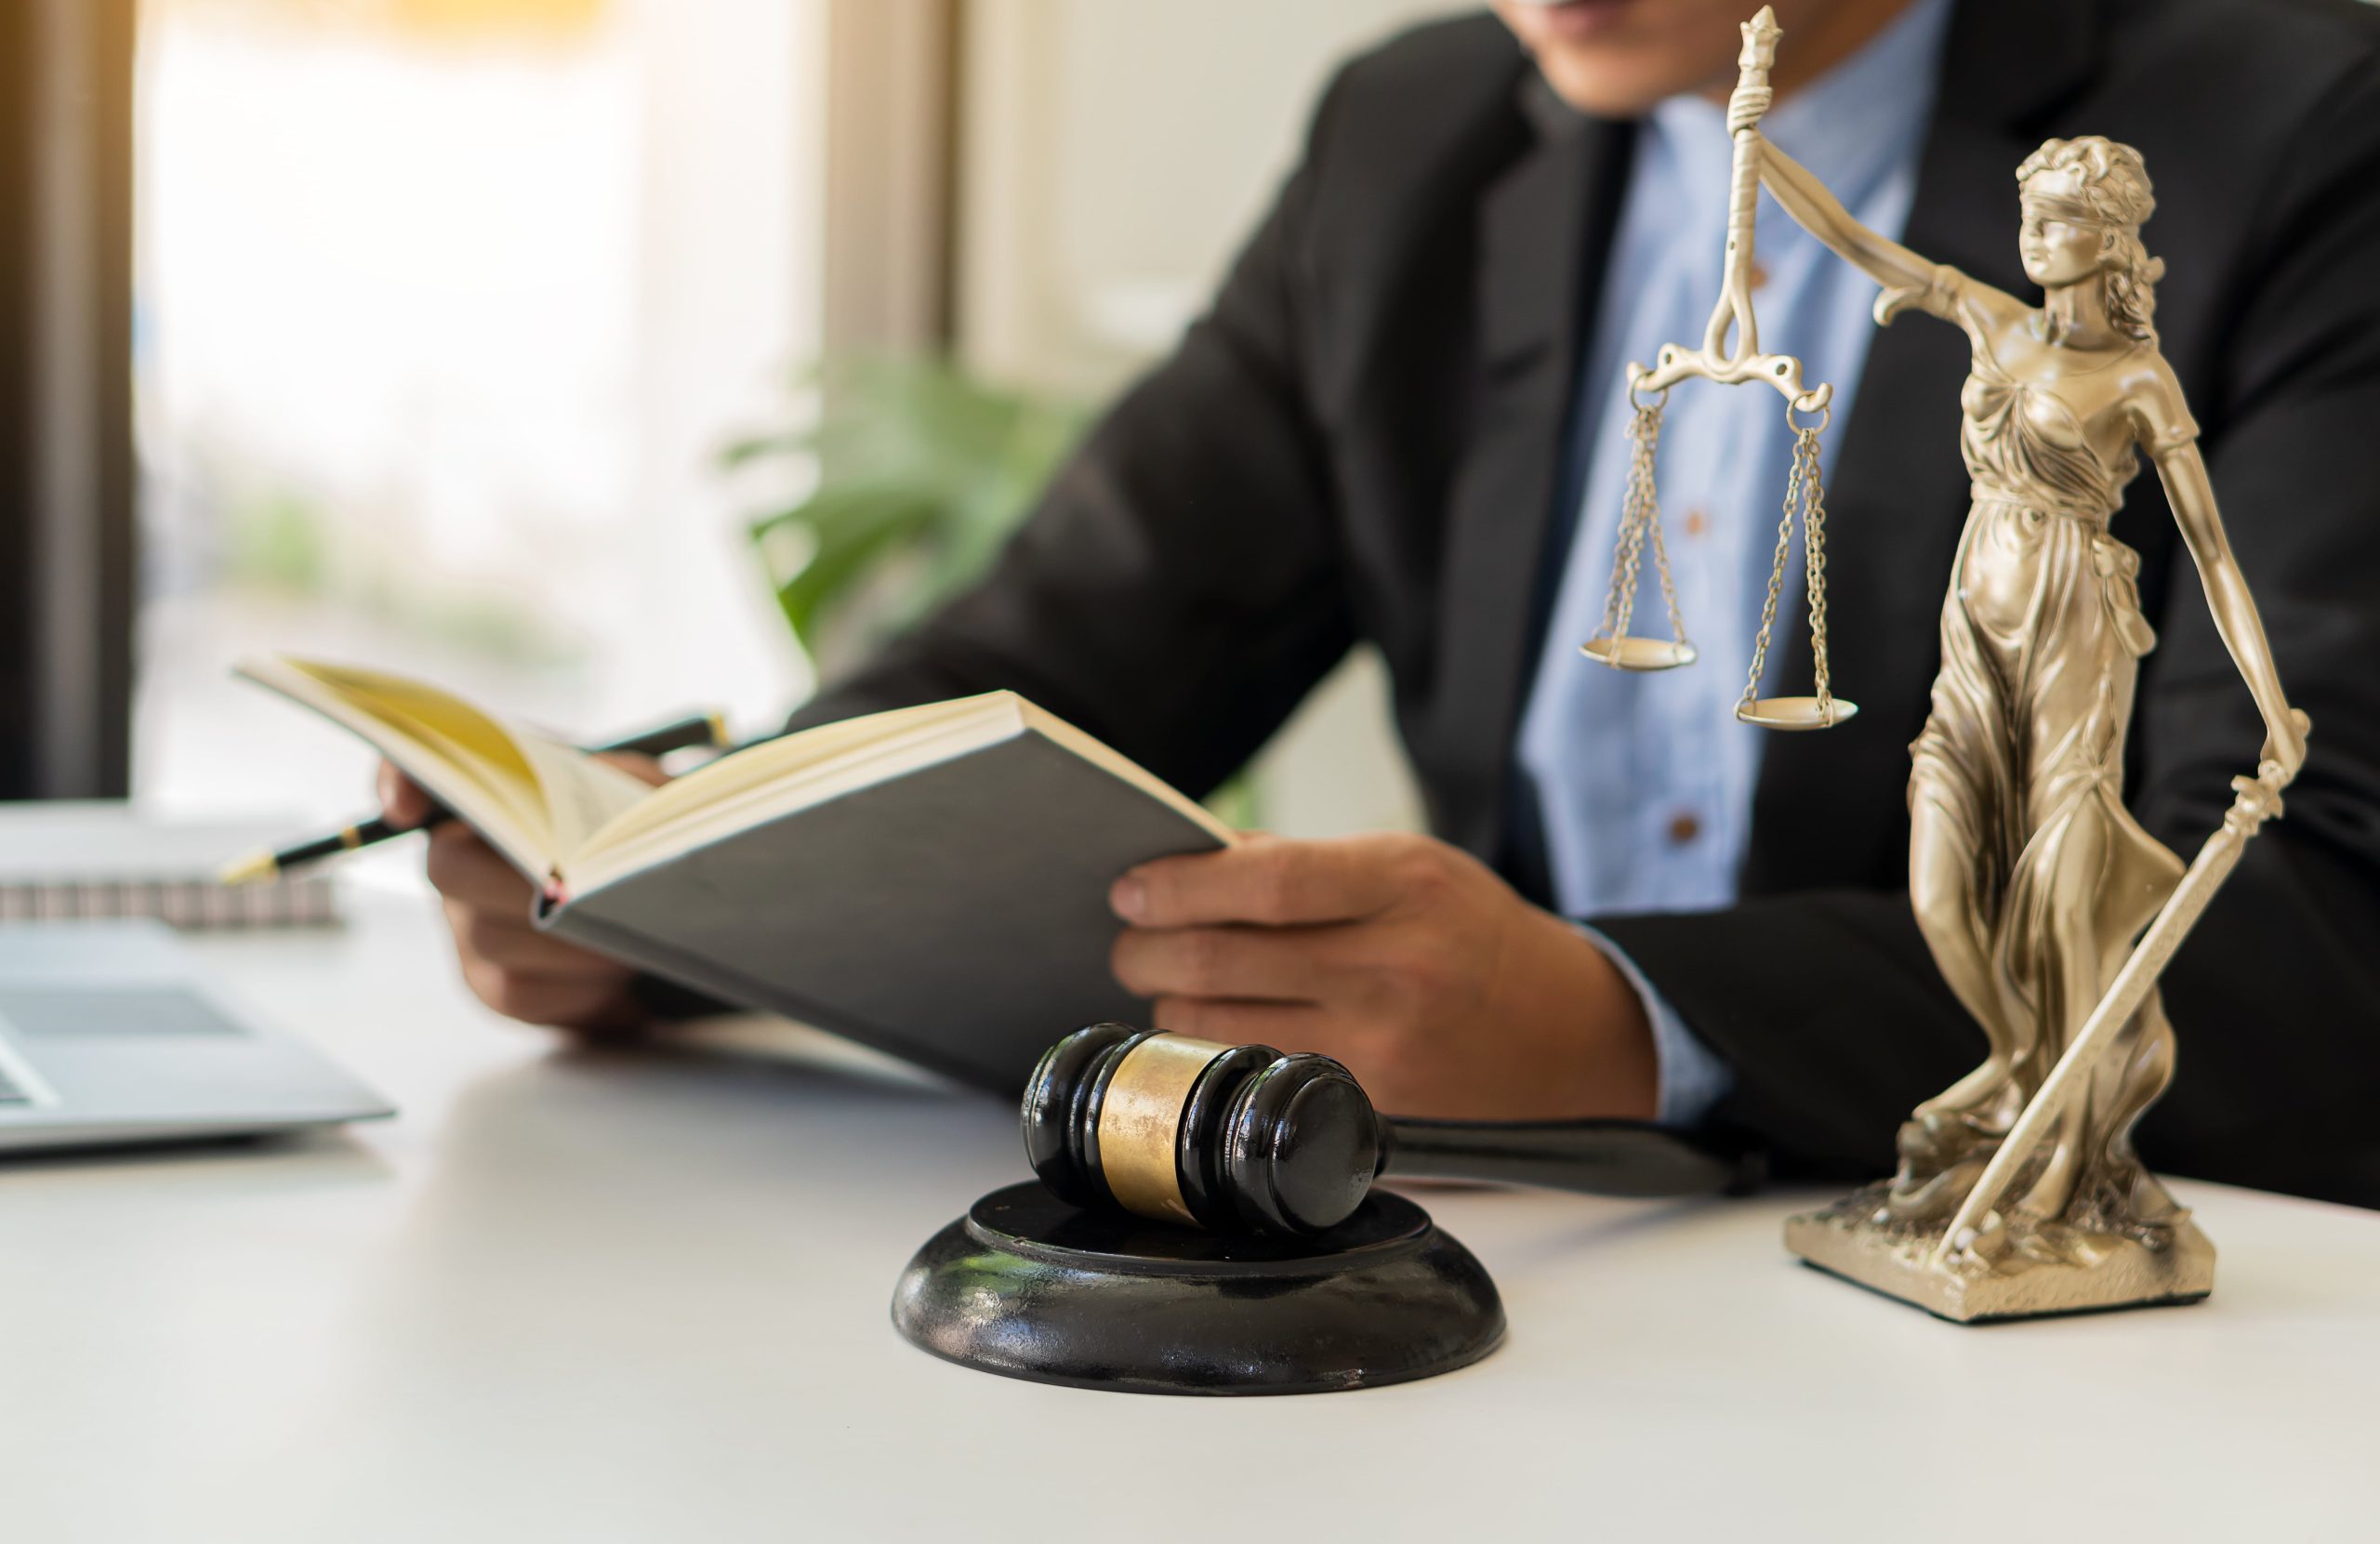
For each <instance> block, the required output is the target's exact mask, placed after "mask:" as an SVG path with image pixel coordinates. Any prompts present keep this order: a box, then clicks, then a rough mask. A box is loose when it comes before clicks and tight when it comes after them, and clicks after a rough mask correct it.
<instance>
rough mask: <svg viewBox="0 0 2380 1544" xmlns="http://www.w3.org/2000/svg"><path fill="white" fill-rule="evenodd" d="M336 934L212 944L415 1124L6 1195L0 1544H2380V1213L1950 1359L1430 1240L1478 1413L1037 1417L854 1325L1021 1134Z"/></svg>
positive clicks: (1394, 1393)
mask: <svg viewBox="0 0 2380 1544" xmlns="http://www.w3.org/2000/svg"><path fill="white" fill-rule="evenodd" d="M354 910H355V911H356V912H357V913H358V914H359V915H358V919H357V922H356V923H355V925H353V926H351V927H350V928H349V929H348V930H346V931H345V932H343V933H337V934H330V935H321V934H314V935H307V934H281V935H253V936H246V937H227V938H221V939H216V940H211V941H209V942H207V943H206V944H205V953H206V954H207V955H208V956H209V957H211V959H212V960H213V962H214V964H215V965H216V966H217V968H218V970H220V972H221V973H222V975H223V976H224V977H225V978H226V979H228V980H229V981H230V982H231V983H232V985H233V987H234V989H235V990H236V991H237V992H238V993H239V994H240V996H242V997H243V998H244V999H245V1001H246V1002H248V1003H249V1004H251V1005H253V1006H254V1007H255V1008H257V1009H258V1010H261V1011H262V1012H263V1013H265V1014H268V1015H270V1016H271V1017H272V1018H273V1019H274V1020H276V1021H277V1022H279V1023H283V1024H284V1025H285V1026H288V1027H291V1028H296V1029H298V1030H301V1031H303V1032H306V1033H308V1034H310V1035H311V1036H313V1037H314V1038H316V1039H317V1040H318V1041H319V1042H320V1043H321V1044H323V1045H324V1047H326V1048H328V1049H330V1050H331V1051H332V1052H333V1053H334V1054H336V1055H337V1056H338V1057H339V1058H341V1059H342V1060H344V1061H345V1062H348V1063H349V1064H350V1065H351V1066H353V1067H354V1068H356V1069H357V1070H358V1071H360V1072H362V1073H364V1075H366V1076H368V1077H370V1078H371V1079H372V1080H373V1081H375V1082H377V1084H378V1085H379V1086H380V1087H381V1088H383V1089H385V1090H386V1091H388V1092H389V1093H390V1094H392V1095H393V1096H394V1097H395V1098H396V1099H397V1101H398V1102H400V1103H401V1104H402V1105H403V1115H402V1116H401V1117H400V1118H399V1119H398V1120H396V1121H394V1122H392V1123H387V1124H383V1125H379V1126H377V1127H367V1128H355V1129H354V1130H352V1131H351V1132H348V1133H344V1134H332V1135H324V1136H319V1137H314V1138H309V1139H305V1140H302V1141H300V1142H297V1143H295V1144H291V1145H281V1146H267V1147H261V1148H254V1149H245V1150H241V1149H231V1150H217V1151H184V1152H179V1153H169V1154H152V1155H142V1156H120V1157H109V1158H83V1159H73V1160H43V1161H37V1162H20V1163H17V1164H13V1165H9V1166H7V1167H0V1539H5V1540H8V1541H11V1544H14V1541H19V1540H22V1541H25V1544H64V1541H75V1544H79V1541H83V1540H103V1541H106V1544H135V1541H140V1540H148V1539H177V1540H182V1539H218V1538H220V1539H239V1540H243V1541H251V1540H257V1541H278V1540H299V1539H303V1540H310V1541H311V1540H324V1541H338V1544H367V1541H379V1540H392V1541H393V1540H408V1541H410V1540H438V1541H441V1544H479V1541H482V1540H487V1541H502V1544H522V1541H528V1540H546V1539H556V1540H571V1541H574V1544H580V1541H583V1544H599V1541H609V1540H668V1541H678V1540H685V1541H695V1544H733V1541H740V1540H747V1539H770V1540H775V1539H803V1540H844V1539H874V1538H912V1537H947V1538H964V1539H968V1540H971V1541H972V1540H985V1541H988V1540H996V1539H1007V1538H1032V1537H1047V1538H1051V1539H1056V1538H1075V1537H1115V1538H1126V1539H1144V1538H1145V1539H1173V1538H1182V1539H1190V1538H1197V1539H1200V1540H1212V1539H1214V1538H1216V1537H1270V1538H1289V1539H1313V1538H1360V1539H1384V1538H1396V1537H1430V1538H1449V1537H1450V1538H1457V1539H1469V1540H1479V1541H1490V1540H1504V1539H1522V1538H1565V1539H1572V1538H1607V1539H1641V1538H1656V1537H1662V1538H1670V1537H1676V1538H1740V1539H1761V1540H1778V1539H1801V1538H1810V1539H1865V1538H1884V1537H1894V1538H1910V1539H1920V1540H1926V1541H1929V1544H1932V1541H1938V1540H1952V1539H1967V1538H1975V1539H1981V1538H1991V1539H1995V1540H2005V1539H2009V1538H2021V1537H2029V1536H2030V1537H2078V1538H2079V1537H2096V1538H2101V1539H2131V1538H2157V1539H2160V1540H2178V1539H2223V1540H2234V1539H2237V1540H2254V1541H2257V1544H2268V1541H2277V1540H2296V1539H2347V1538H2373V1537H2380V1452H2375V1449H2380V1215H2373V1214H2367V1213H2363V1212H2359V1211H2354V1210H2350V1209H2347V1208H2343V1207H2328V1206H2321V1205H2317V1204H2313V1203H2309V1202H2304V1201H2295V1200H2287V1199H2281V1198H2276V1197H2272V1196H2266V1195H2260V1194H2252V1193H2248V1192H2242V1191H2236V1190H2229V1189H2225V1188H2221V1187H2217V1186H2211V1185H2188V1186H2184V1187H2181V1189H2182V1193H2183V1194H2184V1195H2185V1196H2186V1197H2187V1198H2188V1201H2189V1202H2190V1203H2191V1204H2192V1205H2194V1206H2195V1207H2198V1209H2199V1214H2200V1217H2201V1220H2202V1221H2203V1223H2204V1224H2205V1226H2206V1229H2207V1231H2208V1233H2209V1234H2211V1235H2212V1236H2213V1237H2214V1239H2215V1243H2216V1246H2217V1247H2218V1248H2219V1249H2220V1250H2221V1252H2222V1263H2221V1268H2220V1274H2219V1277H2218V1285H2217V1287H2216V1290H2215V1297H2214V1299H2213V1300H2210V1301H2209V1302H2207V1303H2204V1304H2202V1305H2199V1306H2196V1307H2191V1308H2186V1309H2167V1310H2162V1311H2157V1312H2152V1313H2131V1314H2122V1315H2114V1316H2107V1317H2098V1318H2086V1319H2071V1320H2063V1321H2051V1322H2041V1323H2033V1324H2024V1325H2010V1326H1993V1327H1988V1328H1979V1329H1978V1328H1959V1327H1954V1326H1949V1325H1945V1324H1941V1323H1937V1322H1936V1321H1934V1320H1932V1319H1929V1318H1926V1317H1924V1316H1923V1315H1922V1314H1920V1313H1916V1312H1914V1311H1912V1310H1910V1309H1906V1308H1903V1307H1900V1306H1898V1305H1897V1304H1893V1303H1890V1302H1887V1301H1884V1300H1881V1299H1878V1298H1875V1297H1871V1296H1870V1295H1868V1294H1866V1293H1864V1292H1860V1291H1858V1290H1856V1289H1854V1288H1851V1287H1845V1286H1844V1285H1842V1284H1841V1283H1839V1282H1836V1281H1833V1280H1831V1279H1829V1278H1827V1277H1824V1276H1821V1275H1818V1274H1817V1273H1813V1272H1811V1271H1808V1270H1805V1269H1803V1268H1801V1267H1799V1266H1797V1265H1795V1264H1794V1263H1792V1261H1791V1260H1789V1259H1788V1257H1787V1256H1786V1255H1785V1254H1784V1252H1783V1250H1782V1248H1781V1247H1780V1246H1779V1244H1778V1222H1779V1221H1780V1220H1781V1219H1782V1218H1783V1217H1784V1215H1785V1214H1786V1213H1787V1212H1788V1211H1789V1210H1792V1209H1793V1208H1794V1207H1795V1206H1796V1205H1797V1204H1800V1203H1802V1202H1804V1201H1806V1200H1807V1199H1808V1197H1806V1196H1771V1197H1762V1198H1759V1199H1756V1200H1752V1201H1744V1202H1734V1203H1716V1202H1714V1203H1696V1204H1688V1205H1648V1204H1642V1203H1623V1202H1613V1201H1595V1200H1587V1199H1581V1198H1578V1197H1572V1196H1559V1195H1543V1194H1518V1193H1498V1192H1488V1191H1478V1192H1457V1191H1439V1192H1436V1193H1435V1194H1430V1195H1428V1196H1426V1197H1424V1199H1425V1200H1426V1201H1427V1203H1428V1204H1429V1205H1430V1206H1431V1207H1432V1208H1433V1209H1434V1210H1435V1212H1436V1213H1437V1215H1438V1217H1439V1219H1440V1220H1441V1221H1443V1222H1444V1223H1445V1224H1446V1225H1447V1226H1448V1228H1449V1230H1450V1231H1452V1232H1453V1233H1454V1234H1456V1235H1457V1236H1459V1237H1461V1239H1462V1240H1463V1241H1464V1242H1465V1243H1467V1244H1469V1245H1470V1246H1471V1247H1472V1249H1473V1250H1474V1252H1475V1253H1477V1254H1478V1256H1479V1257H1480V1259H1481V1260H1484V1261H1485V1262H1486V1263H1487V1265H1488V1269H1489V1270H1490V1271H1491V1272H1492V1273H1494V1275H1495V1277H1496V1280H1497V1282H1498V1284H1499V1285H1500V1287H1501V1289H1502V1292H1503V1295H1504V1302H1505V1308H1506V1312H1507V1313H1508V1315H1509V1317H1510V1320H1511V1326H1512V1327H1511V1333H1510V1338H1509V1339H1508V1340H1507V1341H1506V1343H1505V1344H1504V1346H1503V1347H1502V1349H1501V1350H1500V1351H1498V1352H1497V1353H1495V1354H1493V1355H1492V1356H1490V1357H1489V1358H1488V1360H1487V1361H1485V1362H1483V1363H1481V1364H1480V1365H1478V1366H1474V1367H1472V1368H1469V1369H1467V1370H1465V1371H1462V1372H1460V1373H1456V1374H1454V1375H1452V1376H1449V1377H1446V1378H1440V1379H1430V1380H1426V1381H1423V1382H1420V1383H1413V1384H1407V1385H1403V1386H1399V1387H1394V1388H1387V1389H1378V1390H1369V1391H1365V1392H1355V1393H1342V1394H1330V1395H1322V1396H1313V1397H1303V1398H1274V1399H1225V1400H1216V1399H1168V1398H1152V1397H1144V1396H1133V1395H1119V1394H1099V1393H1089V1392H1077V1391H1070V1390H1064V1389H1052V1388H1045V1387H1041V1386H1038V1385H1035V1384H1028V1383H1023V1382H1017V1381H1013V1380H1011V1379H999V1378H991V1377H986V1376H985V1375H983V1374H980V1373H974V1372H970V1371H967V1370H964V1369H961V1368H959V1367H955V1366H947V1365H945V1364H944V1363H941V1362H938V1361H936V1360H934V1359H932V1358H931V1357H929V1356H927V1355H925V1354H924V1353H920V1352H918V1351H914V1350H912V1349H911V1348H910V1347H908V1346H907V1345H906V1344H905V1343H903V1342H902V1341H901V1339H899V1338H898V1337H897V1336H896V1335H895V1334H894V1333H893V1329H892V1327H891V1326H890V1324H889V1323H888V1322H887V1318H886V1307H887V1303H888V1300H889V1297H890V1293H891V1291H892V1287H893V1280H894V1278H895V1276H896V1275H897V1274H898V1273H899V1272H900V1269H901V1267H902V1265H903V1263H904V1262H905V1261H906V1260H907V1258H908V1255H909V1253H910V1251H911V1250H912V1249H913V1248H914V1247H916V1246H917V1245H918V1244H919V1243H920V1242H921V1241H922V1240H924V1239H925V1238H926V1236H927V1235H928V1234H931V1233H932V1232H933V1231H934V1230H935V1229H936V1228H938V1227H940V1226H941V1225H942V1224H943V1223H945V1221H948V1220H949V1219H950V1218H951V1217H953V1216H954V1215H956V1214H957V1213H959V1211H960V1210H961V1209H962V1208H963V1207H965V1206H966V1204H967V1203H968V1202H969V1201H970V1200H972V1198H973V1197H974V1196H975V1195H976V1194H978V1193H979V1192H981V1191H984V1190H985V1189H988V1188H990V1187H992V1186H993V1185H995V1184H999V1183H1005V1182H1007V1181H1010V1180H1012V1179H1015V1178H1019V1177H1022V1159H1021V1157H1020V1156H1019V1152H1018V1145H1017V1139H1016V1132H1015V1116H1014V1114H1013V1113H1012V1111H1010V1110H1009V1109H1007V1108H1004V1107H1003V1106H1001V1105H999V1104H998V1103H996V1102H991V1101H987V1100H983V1099H980V1098H977V1097H973V1096H967V1095H960V1094H956V1093H951V1092H946V1091H943V1090H941V1089H935V1088H932V1087H927V1086H921V1085H919V1084H915V1083H904V1082H901V1081H897V1080H888V1079H885V1078H882V1077H869V1076H864V1075H862V1074H858V1073H854V1072H852V1071H849V1070H836V1069H832V1068H827V1069H821V1068H820V1067H817V1066H805V1065H799V1064H787V1063H786V1062H758V1061H754V1060H750V1059H738V1058H722V1057H719V1056H716V1055H711V1056H694V1055H684V1054H677V1055H663V1056H625V1055H612V1056H600V1055H592V1054H587V1053H569V1054H561V1053H556V1052H555V1051H554V1050H553V1049H552V1045H551V1042H550V1041H549V1040H548V1039H547V1038H546V1037H545V1036H541V1035H538V1034H536V1033H533V1032H529V1031H525V1030H521V1029H518V1028H516V1027H512V1026H508V1025H506V1024H503V1023H500V1022H499V1021H497V1020H496V1019H495V1018H494V1017H493V1016H492V1015H490V1014H488V1013H486V1012H484V1011H483V1010H480V1009H479V1008H478V1007H477V1006H476V1005H475V1004H472V1003H471V1002H469V1000H468V998H467V997H466V996H465V995H464V994H463V992H462V990H461V988H460V986H459V985H458V984H457V983H456V981H455V979H454V972H453V970H452V967H451V965H450V963H449V962H448V960H447V958H446V956H445V953H444V944H443V933H441V932H440V931H438V930H436V928H435V926H434V924H433V921H432V919H431V917H430V913H429V910H428V907H427V904H425V903H418V902H413V901H410V900H406V899H403V898H398V897H386V896H383V897H375V896H371V895H368V894H367V895H363V896H359V897H357V898H356V904H355V907H354ZM2185 1076H2187V1074H2186V1075H2185ZM2084 1529H2089V1530H2091V1531H2090V1532H2088V1533H2085V1532H2083V1530H2084Z"/></svg>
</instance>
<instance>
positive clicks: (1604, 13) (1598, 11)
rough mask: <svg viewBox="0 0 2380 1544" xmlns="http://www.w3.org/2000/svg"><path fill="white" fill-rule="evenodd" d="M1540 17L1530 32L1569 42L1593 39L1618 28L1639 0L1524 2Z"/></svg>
mask: <svg viewBox="0 0 2380 1544" xmlns="http://www.w3.org/2000/svg"><path fill="white" fill-rule="evenodd" d="M1524 3H1525V4H1526V5H1527V8H1528V9H1529V10H1530V11H1532V12H1534V13H1535V14H1536V20H1535V21H1534V23H1533V24H1532V25H1531V26H1530V28H1529V30H1530V31H1531V32H1535V33H1543V34H1544V35H1546V36H1549V37H1558V38H1563V39H1565V40H1568V39H1576V38H1591V37H1595V36H1598V35H1600V34H1601V33H1605V32H1607V31H1609V30H1610V29H1611V28H1613V27H1616V26H1618V25H1619V24H1620V21H1621V20H1623V19H1624V18H1625V17H1626V15H1627V13H1628V12H1629V11H1630V10H1631V9H1632V8H1633V7H1635V5H1636V4H1637V3H1638V0H1553V3H1551V4H1547V3H1544V0H1524Z"/></svg>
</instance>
